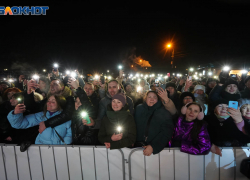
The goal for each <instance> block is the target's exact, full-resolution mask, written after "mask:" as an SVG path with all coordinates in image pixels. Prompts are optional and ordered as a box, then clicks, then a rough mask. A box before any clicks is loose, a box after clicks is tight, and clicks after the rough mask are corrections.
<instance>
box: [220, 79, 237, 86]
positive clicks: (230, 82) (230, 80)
mask: <svg viewBox="0 0 250 180" xmlns="http://www.w3.org/2000/svg"><path fill="white" fill-rule="evenodd" d="M229 84H235V85H236V86H237V87H238V85H239V84H238V82H237V81H236V80H234V79H232V78H228V79H227V80H226V82H225V84H224V86H225V87H227V86H228V85H229Z"/></svg>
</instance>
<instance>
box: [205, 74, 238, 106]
mask: <svg viewBox="0 0 250 180" xmlns="http://www.w3.org/2000/svg"><path fill="white" fill-rule="evenodd" d="M221 99H223V100H226V101H237V100H239V99H240V92H239V90H238V82H237V81H236V80H234V79H232V78H228V79H226V80H225V82H224V81H220V82H219V83H218V85H216V86H215V87H214V88H213V90H212V91H211V93H210V95H209V100H210V101H212V102H215V101H218V100H219V101H220V100H221Z"/></svg>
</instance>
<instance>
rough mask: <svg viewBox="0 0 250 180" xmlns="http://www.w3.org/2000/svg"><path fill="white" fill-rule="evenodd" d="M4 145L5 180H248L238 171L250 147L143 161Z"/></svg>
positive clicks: (94, 151) (86, 149) (92, 149)
mask: <svg viewBox="0 0 250 180" xmlns="http://www.w3.org/2000/svg"><path fill="white" fill-rule="evenodd" d="M0 146H1V148H0V151H1V152H0V180H40V179H41V180H54V179H55V180H64V179H65V180H66V179H69V180H78V179H79V180H80V179H82V180H92V179H93V180H106V179H107V180H120V179H123V180H132V179H133V180H142V179H145V180H157V179H159V180H164V179H167V180H247V178H246V177H245V176H244V175H242V174H241V173H240V171H239V170H240V163H241V161H242V160H243V159H245V158H247V157H248V158H249V157H250V151H249V147H237V148H232V147H230V148H223V149H222V157H220V156H218V155H215V154H213V153H211V152H210V153H209V154H208V155H190V154H186V153H183V152H180V149H179V148H165V149H164V150H163V151H161V152H160V153H159V154H157V155H151V156H144V155H143V152H142V151H143V149H142V148H134V149H129V148H123V149H117V150H109V149H106V147H105V146H79V145H73V146H72V145H32V146H30V147H29V149H28V150H27V151H26V152H20V147H19V146H16V145H10V144H8V145H6V144H0Z"/></svg>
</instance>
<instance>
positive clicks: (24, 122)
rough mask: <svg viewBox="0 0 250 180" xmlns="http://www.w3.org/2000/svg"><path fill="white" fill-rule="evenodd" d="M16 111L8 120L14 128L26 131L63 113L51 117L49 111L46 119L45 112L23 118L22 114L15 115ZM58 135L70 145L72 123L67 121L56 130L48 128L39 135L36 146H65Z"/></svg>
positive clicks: (58, 112)
mask: <svg viewBox="0 0 250 180" xmlns="http://www.w3.org/2000/svg"><path fill="white" fill-rule="evenodd" d="M13 112H14V110H13V111H11V112H10V113H9V114H8V117H7V118H8V120H9V122H10V124H11V126H12V127H13V128H16V129H26V128H29V127H33V126H36V125H39V123H40V122H42V121H46V119H47V118H51V117H53V116H56V115H58V114H60V113H61V111H57V112H55V113H54V114H52V115H50V112H49V111H47V113H46V117H47V118H46V117H44V114H43V112H39V113H36V114H30V115H28V116H23V114H22V113H20V114H13ZM56 131H57V133H58V134H59V135H60V136H61V138H63V139H64V141H65V143H66V144H70V143H71V142H72V133H71V121H67V122H66V123H63V124H61V125H59V126H56V127H54V128H51V127H47V128H46V129H45V130H44V131H43V132H42V134H40V133H39V134H38V136H37V138H36V141H35V144H64V143H63V141H62V140H61V139H60V137H59V136H58V135H57V134H56Z"/></svg>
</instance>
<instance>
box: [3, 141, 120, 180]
mask: <svg viewBox="0 0 250 180" xmlns="http://www.w3.org/2000/svg"><path fill="white" fill-rule="evenodd" d="M0 146H1V148H0V151H1V152H0V179H1V180H2V179H3V180H9V179H17V180H21V179H24V180H29V179H30V180H33V179H34V180H39V179H42V180H46V179H49V180H53V179H56V180H57V179H59V180H61V179H69V180H70V179H82V180H85V179H87V180H89V179H94V180H97V179H108V180H110V179H123V180H125V161H124V159H125V158H124V154H123V151H122V150H120V149H118V150H108V149H106V147H105V146H97V147H96V146H71V145H68V146H64V145H53V146H48V145H32V146H30V147H29V149H28V150H27V151H26V152H20V147H19V146H16V145H9V144H8V145H5V144H0Z"/></svg>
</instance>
